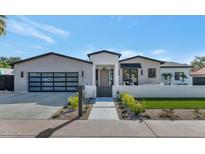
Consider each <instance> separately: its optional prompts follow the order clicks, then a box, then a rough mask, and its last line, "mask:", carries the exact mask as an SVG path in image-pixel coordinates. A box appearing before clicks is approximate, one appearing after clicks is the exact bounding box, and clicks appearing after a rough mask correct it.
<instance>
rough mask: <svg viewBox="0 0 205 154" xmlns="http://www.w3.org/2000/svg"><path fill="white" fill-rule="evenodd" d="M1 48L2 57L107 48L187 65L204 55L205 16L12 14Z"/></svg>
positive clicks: (72, 53) (82, 53)
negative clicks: (195, 57) (196, 57)
mask: <svg viewBox="0 0 205 154" xmlns="http://www.w3.org/2000/svg"><path fill="white" fill-rule="evenodd" d="M0 47H1V51H0V53H1V54H0V56H20V57H22V58H28V57H32V56H35V55H38V54H43V53H46V52H50V51H53V52H58V53H61V54H66V55H69V56H74V57H78V58H82V59H87V56H86V54H87V53H89V52H94V51H98V50H102V49H106V50H111V51H116V52H120V53H122V55H123V57H122V58H125V57H130V56H134V55H143V56H148V57H151V58H156V59H159V60H167V61H176V62H182V63H189V62H190V61H191V60H192V59H193V58H194V56H203V55H205V16H8V21H7V34H6V36H3V37H0Z"/></svg>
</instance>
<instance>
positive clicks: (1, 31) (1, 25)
mask: <svg viewBox="0 0 205 154" xmlns="http://www.w3.org/2000/svg"><path fill="white" fill-rule="evenodd" d="M5 34H6V16H4V15H0V35H5Z"/></svg>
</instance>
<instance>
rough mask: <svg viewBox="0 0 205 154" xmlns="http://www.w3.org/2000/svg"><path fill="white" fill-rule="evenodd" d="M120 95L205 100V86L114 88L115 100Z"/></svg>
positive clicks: (122, 86) (121, 86) (120, 86)
mask: <svg viewBox="0 0 205 154" xmlns="http://www.w3.org/2000/svg"><path fill="white" fill-rule="evenodd" d="M117 91H119V92H120V93H122V92H128V93H129V94H131V95H134V96H135V97H139V98H160V97H161V98H165V97H167V98H180V97H181V98H186V97H187V98H191V97H193V98H194V97H198V98H203V97H204V98H205V86H192V85H138V86H124V85H119V86H113V88H112V95H113V98H116V97H117Z"/></svg>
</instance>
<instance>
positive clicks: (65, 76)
mask: <svg viewBox="0 0 205 154" xmlns="http://www.w3.org/2000/svg"><path fill="white" fill-rule="evenodd" d="M78 83H79V73H78V72H29V73H28V91H29V92H76V91H77V85H78Z"/></svg>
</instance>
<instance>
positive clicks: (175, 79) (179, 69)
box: [160, 62, 192, 85]
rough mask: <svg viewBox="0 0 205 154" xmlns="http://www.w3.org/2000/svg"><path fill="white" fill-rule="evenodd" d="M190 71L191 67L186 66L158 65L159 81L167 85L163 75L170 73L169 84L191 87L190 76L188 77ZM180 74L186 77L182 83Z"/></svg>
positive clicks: (177, 64)
mask: <svg viewBox="0 0 205 154" xmlns="http://www.w3.org/2000/svg"><path fill="white" fill-rule="evenodd" d="M191 69H192V66H190V65H187V64H180V63H176V62H164V63H163V64H161V65H160V73H161V81H162V82H163V83H166V84H167V82H168V81H165V79H164V77H163V74H164V73H170V74H172V78H171V81H170V84H173V85H180V84H187V85H192V76H190V74H191ZM181 74H184V75H185V76H186V78H185V79H184V82H182V78H181V76H180V75H181Z"/></svg>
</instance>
